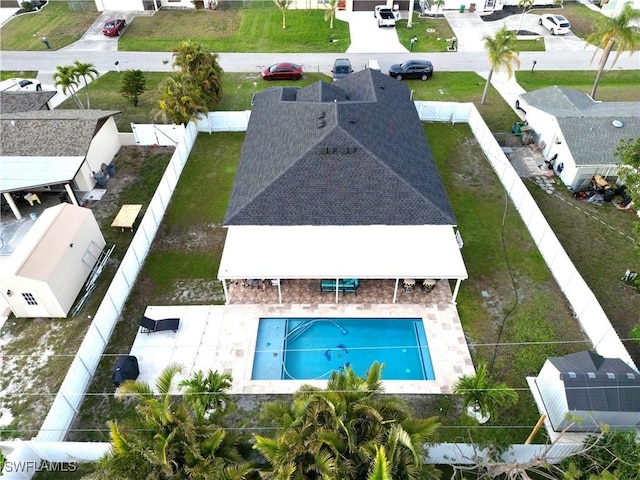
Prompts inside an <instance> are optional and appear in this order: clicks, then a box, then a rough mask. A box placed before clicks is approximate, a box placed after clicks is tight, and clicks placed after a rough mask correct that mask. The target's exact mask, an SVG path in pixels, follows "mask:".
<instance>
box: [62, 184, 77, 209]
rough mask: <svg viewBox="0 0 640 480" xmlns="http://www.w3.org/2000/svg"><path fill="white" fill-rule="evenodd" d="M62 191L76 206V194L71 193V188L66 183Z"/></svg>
mask: <svg viewBox="0 0 640 480" xmlns="http://www.w3.org/2000/svg"><path fill="white" fill-rule="evenodd" d="M64 189H65V190H66V191H67V196H68V197H69V200H71V203H73V204H74V205H76V206H77V205H78V199H77V198H76V194H75V193H73V189H72V188H71V185H69V184H68V183H65V184H64Z"/></svg>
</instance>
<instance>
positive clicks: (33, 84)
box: [0, 78, 42, 92]
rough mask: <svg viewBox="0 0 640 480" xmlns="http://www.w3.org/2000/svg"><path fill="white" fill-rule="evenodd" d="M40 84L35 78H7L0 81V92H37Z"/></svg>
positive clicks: (40, 86) (40, 88) (40, 87)
mask: <svg viewBox="0 0 640 480" xmlns="http://www.w3.org/2000/svg"><path fill="white" fill-rule="evenodd" d="M40 90H42V85H41V84H40V82H39V81H38V80H36V79H35V78H9V79H7V80H3V81H2V82H0V92H39V91H40Z"/></svg>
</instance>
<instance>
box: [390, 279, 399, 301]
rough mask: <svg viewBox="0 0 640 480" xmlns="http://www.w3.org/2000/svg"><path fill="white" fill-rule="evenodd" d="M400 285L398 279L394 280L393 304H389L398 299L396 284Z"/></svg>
mask: <svg viewBox="0 0 640 480" xmlns="http://www.w3.org/2000/svg"><path fill="white" fill-rule="evenodd" d="M399 283H400V279H399V278H396V286H395V288H394V289H393V302H391V303H396V299H397V298H398V284H399Z"/></svg>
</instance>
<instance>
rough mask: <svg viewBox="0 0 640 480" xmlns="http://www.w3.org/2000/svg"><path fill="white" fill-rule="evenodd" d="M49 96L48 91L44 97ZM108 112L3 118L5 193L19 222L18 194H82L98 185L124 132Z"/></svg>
mask: <svg viewBox="0 0 640 480" xmlns="http://www.w3.org/2000/svg"><path fill="white" fill-rule="evenodd" d="M40 93H45V92H40ZM117 113H119V112H118V111H107V110H33V111H21V112H20V111H18V112H7V113H5V112H4V110H3V112H2V113H1V114H0V152H1V154H0V192H1V193H2V194H3V196H4V198H5V199H6V200H7V202H8V203H9V205H10V206H11V209H12V210H13V213H14V214H15V216H16V218H20V217H21V213H20V205H17V204H16V202H15V201H14V198H13V197H14V196H13V195H12V193H16V192H22V191H26V192H32V191H34V192H37V191H41V190H47V189H51V188H52V187H53V188H56V187H57V188H60V189H63V188H64V189H66V191H67V194H68V196H69V198H70V199H71V200H72V202H74V203H77V201H76V198H75V197H76V193H78V192H88V191H90V190H91V189H93V187H94V186H95V184H96V179H95V178H94V172H100V171H101V169H102V166H103V165H108V164H110V163H111V162H112V161H113V158H114V156H115V155H116V153H117V152H118V150H119V149H120V138H119V134H118V128H117V126H116V123H115V120H114V118H113V116H114V115H115V114H117Z"/></svg>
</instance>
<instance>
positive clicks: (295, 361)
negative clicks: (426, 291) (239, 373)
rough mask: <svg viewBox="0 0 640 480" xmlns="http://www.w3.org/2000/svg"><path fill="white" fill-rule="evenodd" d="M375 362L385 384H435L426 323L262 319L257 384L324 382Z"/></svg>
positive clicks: (361, 371)
mask: <svg viewBox="0 0 640 480" xmlns="http://www.w3.org/2000/svg"><path fill="white" fill-rule="evenodd" d="M375 361H378V362H380V363H384V364H385V367H384V370H383V371H382V378H383V380H434V379H435V375H434V373H433V366H432V364H431V356H430V354H429V346H428V344H427V337H426V335H425V331H424V326H423V323H422V319H421V318H394V319H388V318H348V319H347V318H261V319H260V323H259V326H258V336H257V341H256V350H255V356H254V360H253V370H252V374H251V379H252V380H323V379H328V378H329V377H330V376H331V372H332V371H337V370H340V369H343V368H344V367H345V366H350V367H352V368H353V370H354V371H355V373H357V374H358V375H360V376H364V375H365V374H366V372H367V370H368V369H369V367H370V366H371V364H372V363H373V362H375Z"/></svg>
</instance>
